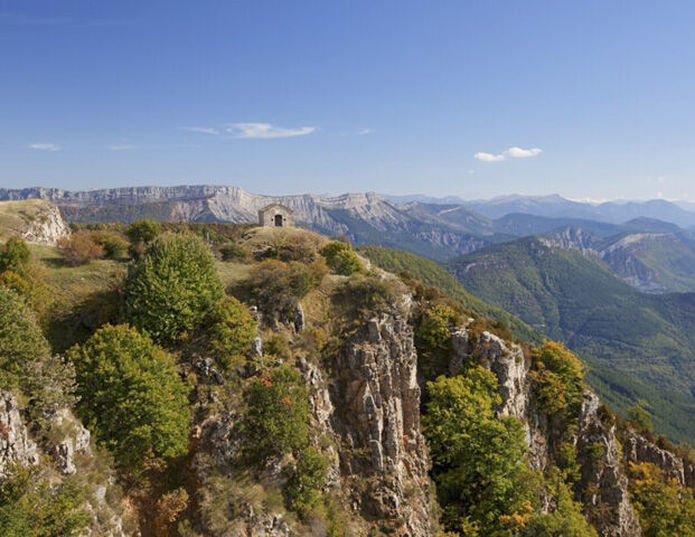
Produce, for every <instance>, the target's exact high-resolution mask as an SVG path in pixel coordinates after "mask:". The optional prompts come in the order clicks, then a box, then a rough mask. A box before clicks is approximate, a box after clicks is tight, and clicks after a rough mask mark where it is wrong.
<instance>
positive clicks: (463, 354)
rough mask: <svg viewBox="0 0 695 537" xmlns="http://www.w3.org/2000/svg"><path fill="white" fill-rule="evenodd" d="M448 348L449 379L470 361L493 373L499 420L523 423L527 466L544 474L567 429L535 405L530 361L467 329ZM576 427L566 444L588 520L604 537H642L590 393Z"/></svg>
mask: <svg viewBox="0 0 695 537" xmlns="http://www.w3.org/2000/svg"><path fill="white" fill-rule="evenodd" d="M452 343H453V349H454V353H453V356H452V360H451V363H450V369H451V371H452V373H453V372H456V371H457V370H458V369H460V367H461V366H462V364H463V363H465V362H466V361H470V360H473V361H475V362H476V363H479V364H480V365H482V366H484V367H486V368H487V369H489V370H490V371H492V372H493V373H495V375H496V376H497V378H498V381H499V393H500V395H501V397H502V404H501V405H500V407H499V409H498V412H499V414H500V415H504V416H514V417H516V418H518V419H520V420H521V421H522V422H523V424H524V428H525V430H526V441H527V443H528V445H529V454H528V462H529V464H530V466H531V467H532V468H535V469H539V470H543V469H545V468H546V466H547V465H548V464H549V463H550V462H552V461H553V459H554V458H555V457H556V454H555V451H556V449H557V448H558V446H559V442H560V438H561V437H562V434H563V432H564V428H565V427H566V425H564V424H562V423H559V422H557V420H555V421H554V420H553V419H552V418H551V417H549V416H547V415H546V414H544V413H543V411H542V410H541V409H540V408H539V407H538V405H537V404H536V402H535V401H534V397H533V393H532V388H531V378H530V375H529V373H530V369H531V361H530V359H529V358H528V357H527V356H526V355H525V354H524V352H523V350H522V349H521V347H519V346H518V345H516V344H509V343H507V342H505V341H503V340H502V339H501V338H499V337H497V336H495V335H494V334H491V333H490V332H487V331H485V332H482V334H480V335H479V336H478V337H472V336H471V333H470V330H468V329H467V328H466V327H461V328H458V329H457V330H455V331H454V332H453V334H452ZM576 423H577V427H576V429H574V430H573V431H571V438H570V442H571V444H572V445H574V447H575V448H576V452H577V461H578V462H579V464H580V476H581V477H580V480H579V482H578V483H577V485H576V495H577V497H578V499H580V500H581V502H582V504H583V506H584V512H585V515H586V517H587V519H588V520H589V521H590V522H591V523H592V525H594V527H595V528H596V529H597V531H598V532H599V535H601V536H602V537H639V536H641V535H642V530H641V528H640V526H639V522H638V520H637V517H636V515H635V512H634V510H633V508H632V506H631V504H630V499H629V494H628V480H627V477H626V474H625V471H624V467H623V461H622V454H621V452H620V447H619V446H620V444H619V442H618V439H617V437H616V428H615V424H606V423H604V421H603V420H602V418H601V416H600V411H599V399H598V396H597V395H596V394H595V393H593V392H592V391H591V390H588V389H587V390H586V391H585V392H584V397H583V402H582V404H581V407H580V410H579V413H578V415H577V416H576Z"/></svg>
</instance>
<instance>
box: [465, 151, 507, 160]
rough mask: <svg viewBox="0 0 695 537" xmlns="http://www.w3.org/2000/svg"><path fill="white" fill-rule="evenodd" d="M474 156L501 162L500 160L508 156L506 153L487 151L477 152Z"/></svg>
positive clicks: (479, 158)
mask: <svg viewBox="0 0 695 537" xmlns="http://www.w3.org/2000/svg"><path fill="white" fill-rule="evenodd" d="M473 157H475V158H477V159H478V160H482V161H483V162H499V161H500V160H504V159H505V158H506V157H505V156H504V153H500V154H499V155H493V154H492V153H485V152H483V151H480V152H478V153H476V154H475V155H473Z"/></svg>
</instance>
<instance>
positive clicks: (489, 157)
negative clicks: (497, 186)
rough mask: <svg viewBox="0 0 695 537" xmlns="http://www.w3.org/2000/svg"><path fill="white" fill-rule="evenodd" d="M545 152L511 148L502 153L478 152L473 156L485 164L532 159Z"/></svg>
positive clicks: (535, 148) (537, 149) (535, 149)
mask: <svg viewBox="0 0 695 537" xmlns="http://www.w3.org/2000/svg"><path fill="white" fill-rule="evenodd" d="M542 152H543V150H542V149H541V148H539V147H533V148H531V149H522V148H521V147H510V148H509V149H505V150H504V151H502V152H501V153H497V154H495V153H485V152H482V151H480V152H478V153H476V154H475V155H473V157H474V158H476V159H478V160H482V161H483V162H501V161H503V160H507V159H508V158H530V157H535V156H538V155H540V154H541V153H542Z"/></svg>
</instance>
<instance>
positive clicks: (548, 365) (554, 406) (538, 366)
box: [531, 341, 584, 415]
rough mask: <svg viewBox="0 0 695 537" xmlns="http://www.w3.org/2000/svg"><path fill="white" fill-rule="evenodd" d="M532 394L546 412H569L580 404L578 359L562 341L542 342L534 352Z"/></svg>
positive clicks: (580, 379) (581, 385) (580, 383)
mask: <svg viewBox="0 0 695 537" xmlns="http://www.w3.org/2000/svg"><path fill="white" fill-rule="evenodd" d="M533 358H534V370H533V371H532V372H531V379H532V380H533V389H534V395H535V397H536V399H537V400H538V402H539V404H540V407H541V409H542V410H543V411H544V412H545V413H546V414H548V415H552V414H557V413H559V412H564V411H565V410H568V411H571V410H572V409H575V408H576V407H577V405H579V404H581V400H582V393H583V391H584V382H583V379H584V373H583V371H582V364H581V362H580V361H579V359H578V358H577V357H576V356H575V355H574V354H573V353H572V352H570V351H568V350H567V349H566V348H565V347H564V346H563V345H562V344H561V343H557V342H554V341H544V342H543V345H541V346H540V347H537V348H536V349H535V351H534V354H533Z"/></svg>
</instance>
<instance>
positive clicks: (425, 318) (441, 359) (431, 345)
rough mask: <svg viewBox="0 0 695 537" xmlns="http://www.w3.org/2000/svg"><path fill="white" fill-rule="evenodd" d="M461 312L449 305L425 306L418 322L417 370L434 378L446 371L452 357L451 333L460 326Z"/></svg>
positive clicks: (422, 375)
mask: <svg viewBox="0 0 695 537" xmlns="http://www.w3.org/2000/svg"><path fill="white" fill-rule="evenodd" d="M460 324H461V314H460V313H459V312H457V311H455V310H454V309H453V308H451V307H450V306H447V305H446V304H435V305H432V306H430V307H422V308H421V311H420V312H419V315H418V316H417V318H416V323H415V346H416V348H417V350H418V373H419V374H420V376H421V377H422V378H423V379H427V380H434V379H435V378H436V377H438V376H439V375H443V374H445V373H446V372H447V367H448V364H449V360H450V358H451V352H452V346H451V333H452V330H453V329H454V328H456V327H457V326H460Z"/></svg>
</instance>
